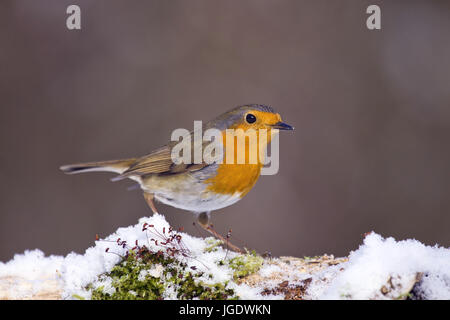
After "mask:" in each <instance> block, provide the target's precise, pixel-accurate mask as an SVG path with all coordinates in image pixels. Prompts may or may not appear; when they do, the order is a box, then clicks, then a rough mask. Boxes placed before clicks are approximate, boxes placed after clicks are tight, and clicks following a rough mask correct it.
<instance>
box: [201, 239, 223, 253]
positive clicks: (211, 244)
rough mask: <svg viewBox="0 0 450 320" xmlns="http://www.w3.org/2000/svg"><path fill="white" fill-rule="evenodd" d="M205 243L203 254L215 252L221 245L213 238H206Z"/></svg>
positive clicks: (220, 242)
mask: <svg viewBox="0 0 450 320" xmlns="http://www.w3.org/2000/svg"><path fill="white" fill-rule="evenodd" d="M205 242H206V244H208V246H207V247H206V248H205V249H204V252H216V251H217V250H218V249H219V246H220V245H221V244H222V241H220V240H218V239H216V238H213V237H209V238H206V239H205Z"/></svg>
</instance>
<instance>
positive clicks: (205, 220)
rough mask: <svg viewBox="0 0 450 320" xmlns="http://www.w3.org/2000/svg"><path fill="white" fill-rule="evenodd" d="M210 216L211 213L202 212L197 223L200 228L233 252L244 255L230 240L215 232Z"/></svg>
mask: <svg viewBox="0 0 450 320" xmlns="http://www.w3.org/2000/svg"><path fill="white" fill-rule="evenodd" d="M209 216H210V213H209V212H202V213H200V214H199V215H198V216H197V222H198V224H199V225H200V227H202V228H203V229H204V230H206V231H208V232H209V233H211V234H212V235H213V236H214V237H216V238H217V239H219V240H220V241H222V242H223V244H225V245H226V246H227V247H229V248H230V249H231V250H233V251H236V252H238V253H242V250H241V249H240V248H239V247H237V246H235V245H234V244H232V243H231V242H230V240H229V239H228V238H227V239H225V238H224V237H222V236H221V235H220V234H219V233H218V232H217V231H216V230H214V228H213V226H212V224H210V223H209Z"/></svg>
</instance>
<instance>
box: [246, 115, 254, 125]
mask: <svg viewBox="0 0 450 320" xmlns="http://www.w3.org/2000/svg"><path fill="white" fill-rule="evenodd" d="M245 120H246V121H247V122H248V123H253V122H255V121H256V117H255V116H254V115H253V114H251V113H249V114H247V116H246V117H245Z"/></svg>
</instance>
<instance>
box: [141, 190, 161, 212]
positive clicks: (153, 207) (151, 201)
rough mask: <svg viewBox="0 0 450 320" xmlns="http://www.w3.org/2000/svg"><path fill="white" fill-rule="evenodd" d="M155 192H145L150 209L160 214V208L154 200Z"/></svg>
mask: <svg viewBox="0 0 450 320" xmlns="http://www.w3.org/2000/svg"><path fill="white" fill-rule="evenodd" d="M153 198H154V197H153V194H151V193H148V192H144V199H145V201H146V202H147V204H148V206H149V207H150V209H152V211H153V214H158V210H157V209H156V207H155V203H154V202H153Z"/></svg>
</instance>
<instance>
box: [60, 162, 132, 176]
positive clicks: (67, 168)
mask: <svg viewBox="0 0 450 320" xmlns="http://www.w3.org/2000/svg"><path fill="white" fill-rule="evenodd" d="M135 161H136V159H135V158H131V159H122V160H110V161H99V162H85V163H76V164H68V165H64V166H61V167H60V169H61V170H62V171H63V172H64V173H67V174H75V173H81V172H92V171H107V172H115V173H118V174H121V173H122V172H124V171H125V170H127V169H128V168H129V167H130V166H131V165H132V164H133V163H134V162H135Z"/></svg>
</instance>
